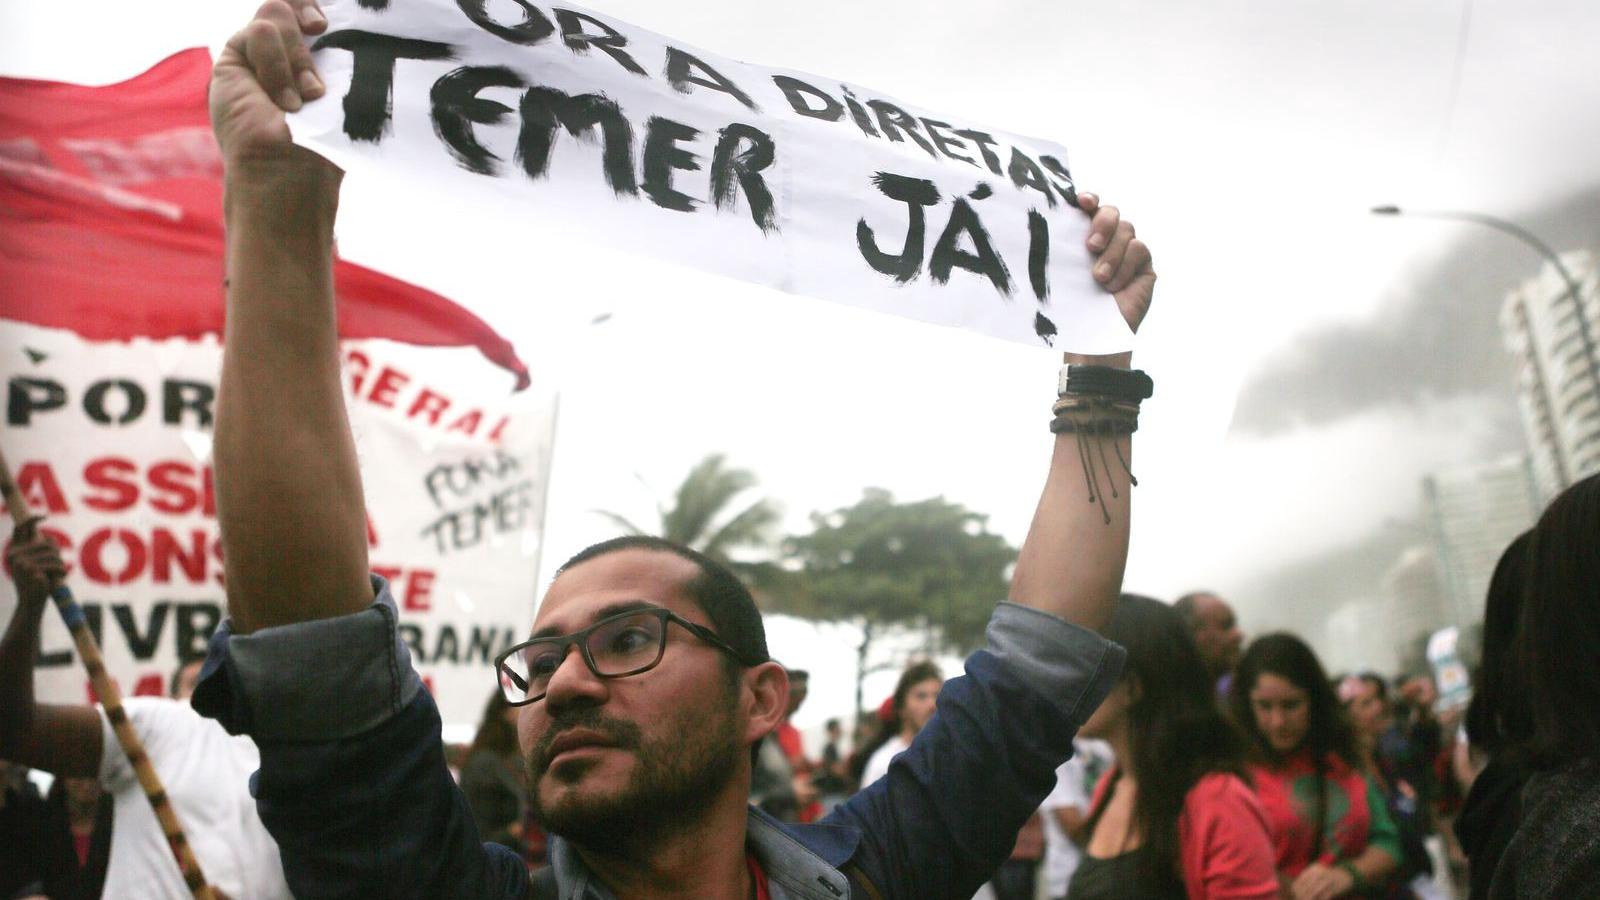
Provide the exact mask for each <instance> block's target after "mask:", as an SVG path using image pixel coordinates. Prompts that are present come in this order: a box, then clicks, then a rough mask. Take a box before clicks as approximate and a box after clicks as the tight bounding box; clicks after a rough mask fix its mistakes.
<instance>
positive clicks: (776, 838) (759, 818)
mask: <svg viewBox="0 0 1600 900" xmlns="http://www.w3.org/2000/svg"><path fill="white" fill-rule="evenodd" d="M860 842H861V832H860V830H858V829H856V828H851V827H849V826H845V825H797V826H789V825H784V824H783V823H781V822H779V821H778V820H777V819H774V818H773V817H771V816H769V815H767V814H766V813H764V812H762V811H761V810H759V809H756V808H755V807H753V806H752V807H750V808H749V816H748V818H746V820H745V844H746V846H748V847H749V848H750V849H751V850H752V851H753V852H754V853H755V856H756V859H757V860H758V861H759V862H760V863H761V868H762V869H764V870H765V871H766V873H767V882H768V884H769V886H770V887H771V888H772V897H773V900H849V897H850V883H849V881H848V880H847V879H846V878H845V877H844V875H842V874H840V872H839V867H840V866H842V865H844V864H845V862H847V861H848V860H849V859H850V857H852V856H854V855H855V852H856V847H857V845H859V844H860ZM550 865H551V867H552V868H553V869H554V870H555V875H556V887H557V891H558V896H560V898H561V900H616V898H615V897H614V895H612V893H611V891H610V890H609V889H607V888H606V886H605V885H604V884H603V883H601V881H600V879H598V878H595V877H594V875H593V874H592V873H591V872H590V871H589V868H588V866H586V865H584V862H583V858H582V857H580V856H579V855H578V851H577V849H576V848H575V847H573V846H572V844H570V843H569V842H567V841H566V840H564V839H562V838H560V837H552V838H551V839H550Z"/></svg>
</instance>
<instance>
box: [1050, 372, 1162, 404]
mask: <svg viewBox="0 0 1600 900" xmlns="http://www.w3.org/2000/svg"><path fill="white" fill-rule="evenodd" d="M1154 392H1155V382H1154V381H1153V380H1151V378H1150V376H1149V375H1146V374H1145V373H1144V372H1143V371H1142V370H1139V369H1119V368H1116V367H1115V366H1085V365H1078V364H1069V365H1065V366H1062V367H1061V371H1060V373H1059V374H1058V375H1057V378H1056V395H1057V396H1066V395H1068V394H1092V395H1097V396H1101V397H1109V398H1112V399H1116V400H1129V401H1132V402H1135V403H1137V402H1139V401H1141V400H1147V399H1149V398H1150V396H1151V395H1152V394H1153V393H1154Z"/></svg>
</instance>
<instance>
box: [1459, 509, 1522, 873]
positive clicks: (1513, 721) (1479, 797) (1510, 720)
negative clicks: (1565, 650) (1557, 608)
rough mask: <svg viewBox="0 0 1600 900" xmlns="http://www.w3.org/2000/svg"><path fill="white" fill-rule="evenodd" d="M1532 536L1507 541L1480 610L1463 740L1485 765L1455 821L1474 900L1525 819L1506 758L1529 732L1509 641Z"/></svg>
mask: <svg viewBox="0 0 1600 900" xmlns="http://www.w3.org/2000/svg"><path fill="white" fill-rule="evenodd" d="M1532 534H1533V533H1532V532H1524V533H1523V534H1522V535H1521V536H1519V537H1518V538H1517V539H1516V540H1514V541H1512V542H1511V546H1509V547H1507V548H1506V550H1505V552H1504V553H1502V554H1500V561H1499V562H1498V563H1496V564H1495V567H1494V575H1493V576H1492V577H1491V578H1490V579H1489V595H1488V597H1487V599H1486V601H1485V603H1484V609H1483V657H1482V663H1481V664H1480V666H1479V669H1478V681H1477V684H1475V685H1474V686H1473V691H1472V702H1471V704H1470V705H1468V706H1467V719H1466V729H1467V741H1468V743H1469V745H1470V746H1471V748H1472V750H1473V752H1475V753H1478V754H1481V755H1483V756H1486V757H1487V758H1488V763H1487V764H1486V765H1485V766H1484V768H1483V770H1482V771H1481V772H1479V773H1478V775H1477V777H1476V778H1474V779H1473V780H1472V788H1471V790H1469V791H1468V792H1467V799H1466V802H1465V803H1464V804H1462V807H1461V814H1460V816H1458V817H1457V818H1456V837H1457V838H1459V839H1460V840H1461V850H1462V852H1464V853H1465V854H1466V855H1467V866H1468V868H1467V886H1468V890H1469V892H1470V893H1469V896H1470V897H1471V898H1472V900H1482V898H1485V897H1488V896H1489V882H1490V879H1492V878H1493V877H1494V869H1495V866H1496V865H1498V864H1499V862H1500V856H1501V855H1502V854H1503V853H1505V850H1506V845H1507V844H1508V843H1510V842H1511V836H1512V835H1513V834H1515V833H1516V830H1517V823H1518V822H1519V821H1521V819H1522V800H1521V797H1522V786H1523V785H1524V784H1526V783H1527V781H1528V772H1527V769H1526V767H1524V766H1523V765H1522V764H1521V762H1520V761H1519V760H1518V759H1517V754H1516V753H1515V752H1509V751H1510V749H1511V744H1512V742H1513V741H1515V740H1521V739H1525V738H1526V737H1527V736H1528V734H1529V733H1530V732H1531V731H1532V725H1531V722H1530V719H1529V713H1528V704H1527V699H1526V698H1524V697H1520V696H1517V695H1516V694H1515V693H1514V692H1513V691H1512V685H1511V673H1512V665H1513V660H1512V658H1511V655H1512V650H1513V644H1512V642H1513V640H1514V639H1515V638H1516V632H1517V620H1518V619H1519V618H1520V617H1521V615H1522V597H1523V595H1524V594H1525V593H1526V592H1527V587H1528V584H1527V581H1528V544H1529V542H1530V541H1531V540H1532Z"/></svg>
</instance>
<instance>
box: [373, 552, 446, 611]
mask: <svg viewBox="0 0 1600 900" xmlns="http://www.w3.org/2000/svg"><path fill="white" fill-rule="evenodd" d="M367 568H369V569H371V570H372V574H374V575H376V576H378V577H379V578H382V579H383V580H384V581H387V582H389V594H390V596H393V597H396V598H398V601H399V604H400V606H401V607H402V608H404V609H405V610H406V611H407V612H428V611H429V610H431V609H433V582H434V580H435V579H436V578H438V573H437V572H435V571H434V570H432V569H407V568H406V567H405V566H383V565H378V564H377V563H369V564H368V565H367Z"/></svg>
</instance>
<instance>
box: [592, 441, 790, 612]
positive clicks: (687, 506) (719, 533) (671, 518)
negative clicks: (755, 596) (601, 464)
mask: <svg viewBox="0 0 1600 900" xmlns="http://www.w3.org/2000/svg"><path fill="white" fill-rule="evenodd" d="M755 485H756V476H755V475H754V473H752V472H750V471H749V470H748V469H738V468H732V467H730V466H729V465H728V459H727V456H726V455H725V454H722V453H713V454H711V455H709V456H707V457H706V458H705V459H703V460H701V461H700V462H699V463H698V464H696V465H695V467H694V468H692V469H690V470H689V474H688V475H687V476H685V477H684V479H683V483H682V484H680V485H678V490H677V495H676V496H675V497H674V498H673V501H672V506H671V507H659V506H658V507H657V514H658V515H659V516H660V519H661V523H660V527H659V528H654V529H645V528H640V527H639V526H638V525H635V524H634V523H633V522H632V521H630V520H629V519H628V518H627V517H625V516H623V515H621V514H620V513H614V512H610V511H608V510H603V509H597V510H595V512H597V513H599V514H600V515H602V516H605V517H606V518H607V519H609V520H610V521H611V522H612V523H614V524H615V525H616V526H617V527H619V528H621V529H623V530H624V531H626V532H628V533H629V534H654V535H656V536H658V537H663V538H666V539H667V540H669V541H673V542H676V543H679V544H683V545H684V546H686V547H692V548H694V549H696V550H699V551H700V552H701V553H704V554H705V555H707V556H709V557H711V558H712V559H715V560H717V561H718V562H721V563H725V564H727V565H729V566H730V567H732V568H734V569H735V570H736V571H739V572H741V573H742V574H747V575H752V576H754V575H755V570H756V569H757V568H759V567H763V566H764V565H766V564H761V563H741V562H739V561H737V560H734V559H732V558H730V556H729V554H730V553H731V552H732V551H733V550H735V549H738V548H741V547H743V548H766V547H770V546H771V545H772V528H773V526H774V525H776V524H777V523H778V519H779V517H780V516H781V515H782V510H781V509H780V508H779V506H778V504H777V503H776V502H775V501H773V500H771V499H769V498H766V497H762V498H759V499H757V500H755V501H753V502H751V503H750V504H749V505H748V506H745V507H744V508H743V509H740V510H739V511H738V512H735V513H732V514H731V515H730V514H729V512H730V510H731V509H733V508H734V507H735V501H736V500H738V498H739V496H740V495H741V494H744V493H745V492H746V491H748V490H750V489H751V488H753V487H755ZM755 580H757V581H760V580H761V579H760V578H759V577H756V578H755Z"/></svg>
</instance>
